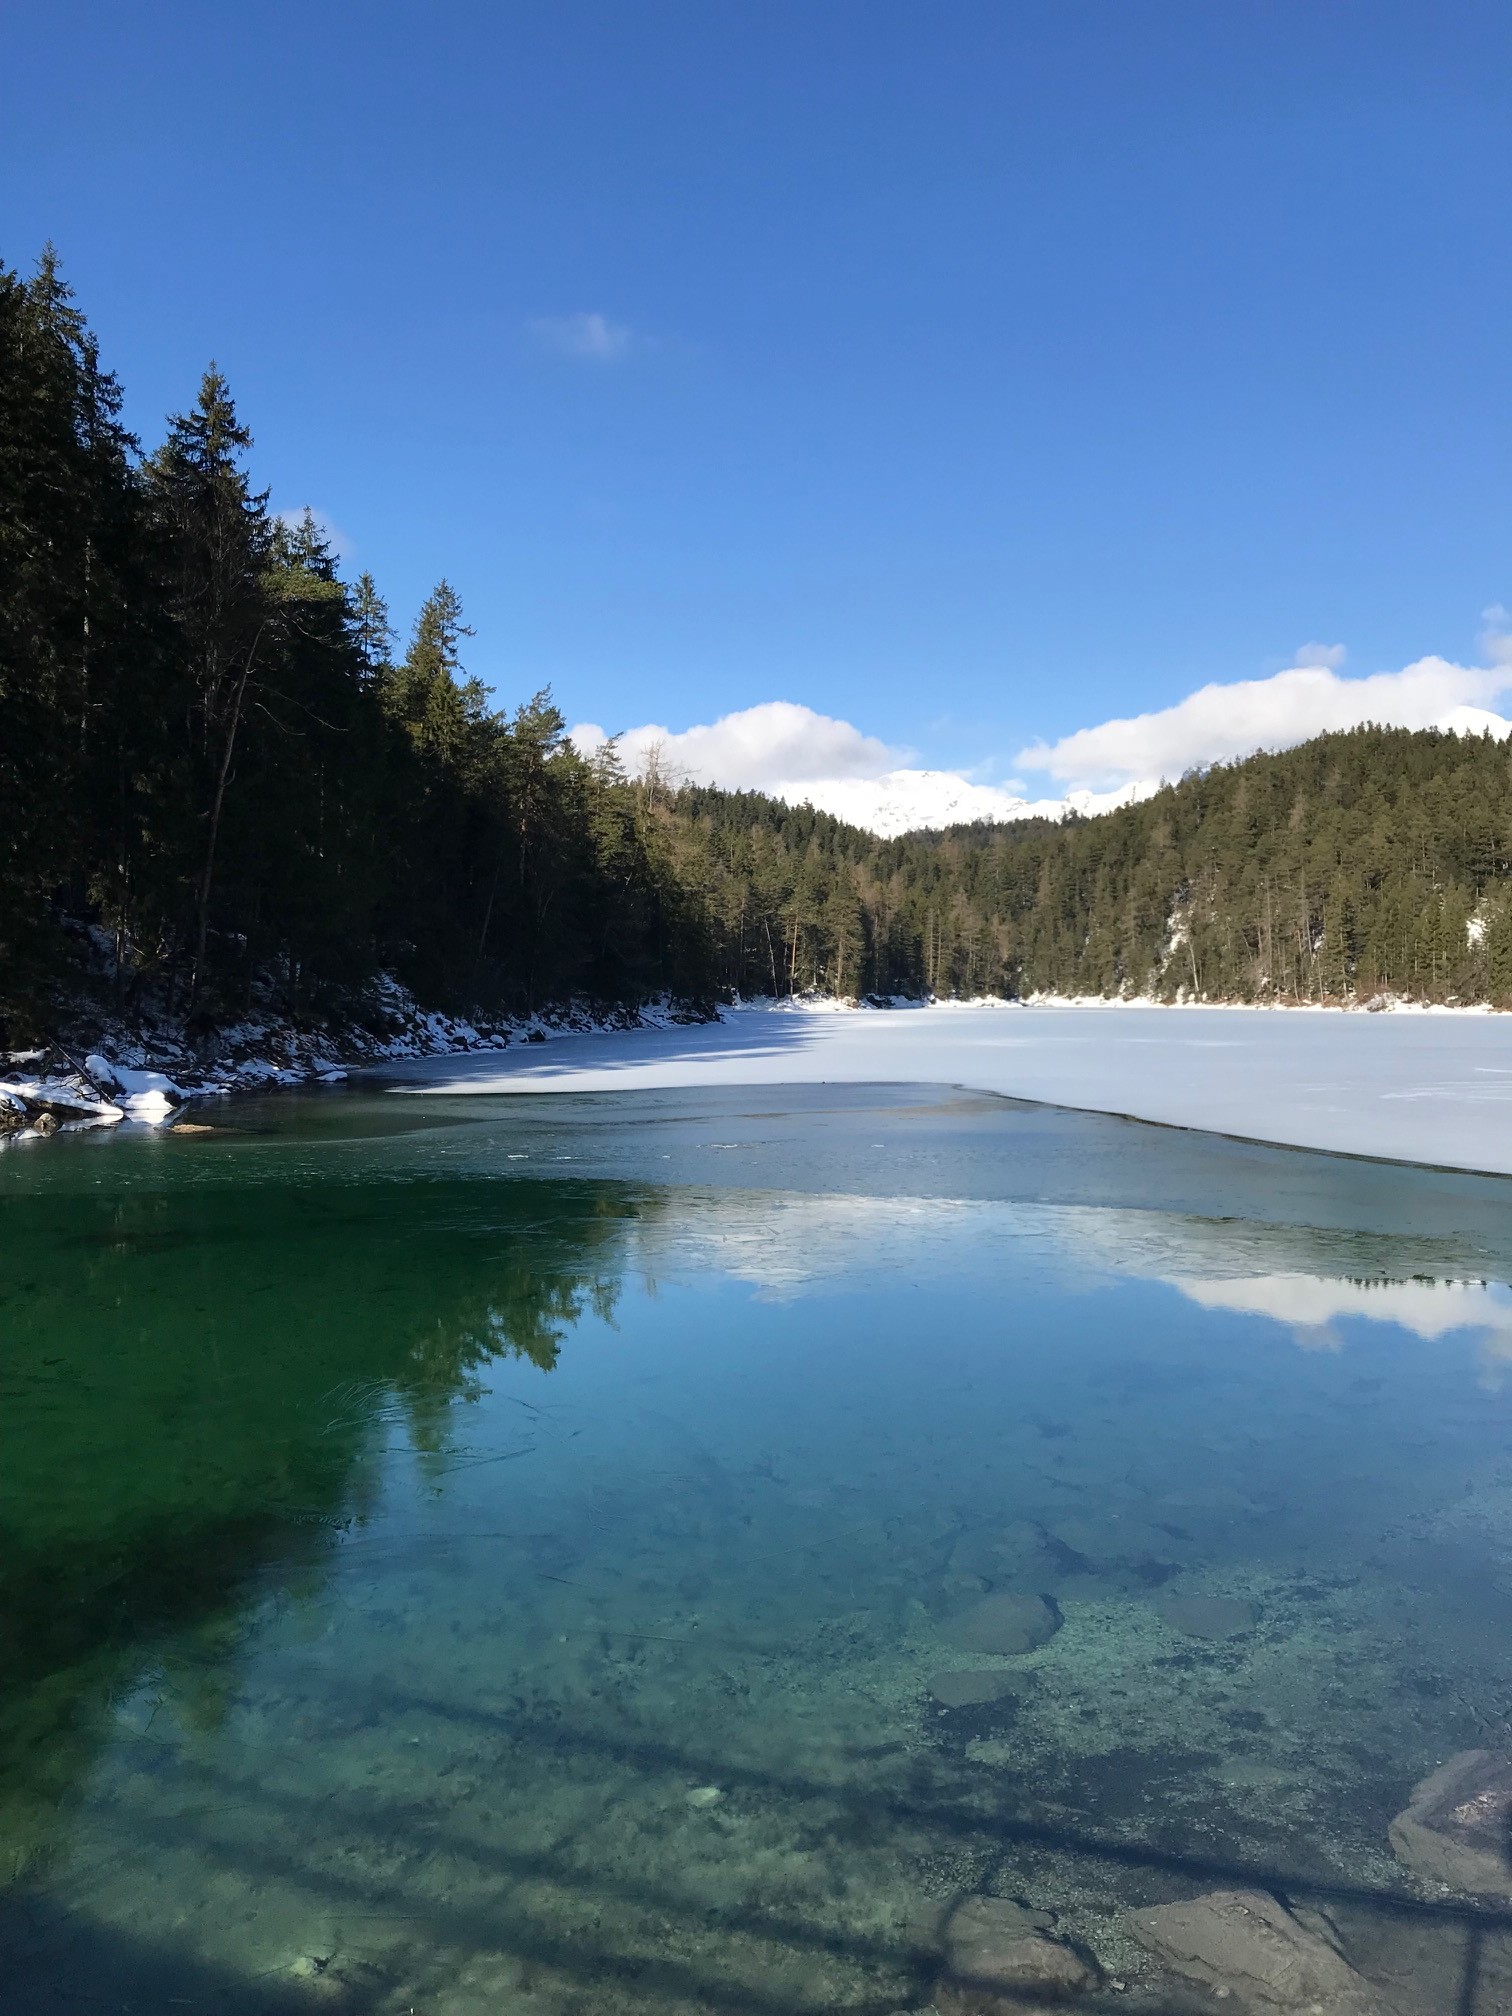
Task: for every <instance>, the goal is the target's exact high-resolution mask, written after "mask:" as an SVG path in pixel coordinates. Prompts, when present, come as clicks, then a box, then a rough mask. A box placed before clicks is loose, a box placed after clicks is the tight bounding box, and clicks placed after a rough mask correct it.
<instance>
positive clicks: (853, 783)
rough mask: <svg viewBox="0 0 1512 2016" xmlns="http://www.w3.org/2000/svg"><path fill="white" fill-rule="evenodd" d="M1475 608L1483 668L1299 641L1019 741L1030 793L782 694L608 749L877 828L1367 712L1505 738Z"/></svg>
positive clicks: (1178, 768)
mask: <svg viewBox="0 0 1512 2016" xmlns="http://www.w3.org/2000/svg"><path fill="white" fill-rule="evenodd" d="M1483 619H1484V621H1485V623H1486V625H1487V628H1486V629H1485V631H1484V632H1483V633H1482V636H1481V645H1482V648H1483V650H1484V651H1485V653H1486V657H1487V660H1488V663H1487V664H1486V665H1484V666H1470V665H1456V664H1452V663H1450V662H1449V660H1447V659H1444V658H1420V659H1418V660H1417V662H1416V663H1415V664H1412V665H1408V666H1406V667H1405V668H1404V669H1403V670H1402V671H1400V672H1375V673H1371V674H1370V675H1369V676H1367V677H1363V678H1348V677H1346V676H1344V674H1343V673H1342V672H1341V671H1340V669H1339V668H1340V667H1341V665H1342V664H1343V662H1344V659H1345V650H1344V646H1343V645H1342V644H1317V643H1313V644H1304V645H1302V647H1301V648H1300V649H1299V650H1298V651H1297V653H1296V654H1295V662H1294V663H1293V664H1292V665H1291V666H1290V667H1289V668H1288V669H1287V670H1286V671H1284V672H1277V673H1275V674H1274V675H1273V676H1272V677H1270V678H1267V679H1243V680H1236V681H1233V682H1231V683H1230V684H1227V685H1221V684H1217V683H1214V684H1212V685H1209V686H1203V687H1201V688H1200V689H1199V690H1198V691H1197V692H1195V693H1190V694H1188V695H1187V697H1186V699H1185V700H1182V701H1179V702H1178V703H1177V704H1176V705H1175V706H1174V707H1164V708H1161V709H1159V710H1158V711H1156V712H1154V713H1150V714H1137V715H1133V716H1130V717H1128V718H1127V719H1122V720H1115V721H1104V722H1102V723H1101V724H1100V725H1099V726H1097V727H1094V728H1081V729H1078V730H1077V731H1076V732H1075V734H1072V735H1066V736H1063V737H1062V738H1061V739H1060V740H1059V741H1058V742H1054V743H1049V744H1046V743H1043V742H1037V743H1035V744H1033V745H1032V746H1031V747H1029V748H1027V749H1024V750H1021V751H1020V753H1019V755H1018V757H1017V758H1016V759H1015V767H1016V768H1019V769H1022V770H1027V771H1029V772H1031V773H1036V774H1038V775H1040V776H1043V777H1047V778H1049V779H1051V780H1052V782H1053V785H1054V786H1058V787H1059V789H1058V790H1055V789H1052V791H1051V792H1047V793H1046V795H1044V796H1042V797H1033V798H1032V797H1030V796H1028V795H1027V793H1026V791H1025V787H1024V786H1023V785H1022V784H1021V783H1020V782H1019V781H1018V780H1017V779H1012V780H1009V781H1007V782H992V781H991V780H990V778H989V777H986V776H984V775H983V772H982V770H980V769H978V770H971V771H966V770H936V769H926V768H923V767H921V766H919V765H918V763H917V762H916V760H915V756H914V752H913V751H912V750H910V749H902V748H893V747H890V746H889V745H888V744H887V743H885V742H882V741H879V740H878V738H877V737H876V736H874V735H867V734H865V733H863V731H862V730H861V729H859V728H857V727H855V726H854V725H853V724H852V723H851V722H849V721H841V720H838V719H836V718H835V717H834V716H833V715H829V714H819V713H816V712H815V710H814V709H813V708H812V707H804V706H801V705H799V704H798V703H797V702H795V701H791V700H768V701H764V702H763V703H762V704H761V705H760V706H756V707H746V708H742V709H741V710H740V711H739V712H738V713H734V714H724V715H721V716H720V718H719V719H718V720H717V721H712V722H708V723H705V724H702V725H700V726H697V727H693V728H686V729H683V730H681V731H679V732H674V731H673V730H672V729H670V728H667V727H663V726H659V725H657V724H655V723H648V724H646V725H645V726H643V727H639V728H631V729H629V730H627V731H626V732H625V733H624V734H623V735H621V737H620V743H619V746H620V754H621V757H622V759H623V761H624V763H625V766H626V768H627V769H628V770H630V771H631V772H632V773H638V772H640V771H642V770H643V769H644V768H645V765H646V762H647V759H648V757H649V756H650V755H651V754H652V752H653V751H654V752H655V753H656V759H657V761H658V763H659V765H660V767H661V769H662V770H663V772H664V773H665V774H668V775H669V776H671V777H673V778H679V779H684V778H685V779H687V780H689V781H690V782H693V783H700V784H720V785H723V786H724V787H725V788H726V789H727V790H732V791H764V792H766V793H767V794H768V795H769V796H771V797H773V798H781V799H785V800H786V801H787V802H788V803H789V804H810V805H814V806H816V807H818V808H819V809H820V810H821V811H825V812H832V813H833V814H834V815H835V816H836V817H837V818H840V819H846V820H849V821H851V822H852V823H853V824H855V825H857V826H865V827H869V828H870V829H871V831H872V832H874V833H881V834H884V835H892V834H896V833H906V832H910V831H913V830H915V829H917V828H919V827H942V826H952V825H957V824H961V823H963V822H965V821H968V820H974V819H1026V818H1050V819H1055V818H1059V817H1061V816H1062V814H1064V813H1065V812H1067V811H1076V812H1080V813H1084V814H1087V815H1091V814H1094V813H1098V812H1106V811H1110V810H1111V809H1112V808H1113V807H1114V806H1116V805H1124V804H1128V803H1129V802H1131V801H1132V800H1134V799H1137V798H1142V797H1147V796H1148V795H1149V794H1150V792H1152V791H1154V790H1156V789H1158V787H1159V785H1160V783H1161V782H1162V780H1163V779H1167V778H1170V779H1174V778H1177V777H1180V776H1181V775H1182V774H1183V773H1184V772H1185V771H1187V770H1191V769H1193V768H1197V767H1200V766H1202V765H1205V764H1208V763H1217V762H1224V761H1228V760H1230V759H1233V758H1236V757H1244V756H1249V755H1252V754H1253V753H1254V752H1255V751H1256V750H1257V749H1283V748H1288V747H1290V746H1291V745H1293V744H1294V743H1298V742H1305V741H1307V740H1308V739H1309V738H1310V737H1311V736H1314V735H1320V734H1323V733H1324V732H1325V731H1326V730H1329V729H1342V728H1354V727H1358V726H1360V725H1361V724H1362V723H1364V722H1367V721H1374V722H1380V723H1382V724H1385V725H1389V726H1395V727H1401V728H1452V729H1455V730H1456V731H1458V732H1459V733H1460V734H1476V735H1478V734H1481V733H1483V732H1486V731H1489V732H1490V733H1491V734H1493V735H1498V736H1507V735H1509V734H1512V720H1509V719H1508V718H1507V717H1506V716H1504V715H1502V714H1500V713H1498V712H1496V711H1495V710H1494V707H1493V705H1492V703H1493V702H1495V701H1497V700H1499V699H1500V698H1501V696H1502V695H1504V694H1508V693H1512V634H1509V633H1512V614H1509V612H1508V611H1507V610H1506V609H1503V608H1502V607H1501V606H1500V605H1499V604H1498V605H1496V606H1494V607H1492V608H1490V609H1487V610H1485V611H1484V612H1483ZM572 738H573V740H574V741H575V742H576V743H577V745H578V747H579V748H581V749H582V750H584V752H585V753H586V752H588V751H591V750H592V749H595V748H597V747H599V746H600V745H601V744H602V743H603V742H604V741H605V740H606V739H607V738H606V736H605V733H604V730H603V729H602V728H600V727H598V726H597V725H596V724H594V723H592V722H585V723H583V724H581V725H580V726H579V727H576V728H574V729H573V730H572Z"/></svg>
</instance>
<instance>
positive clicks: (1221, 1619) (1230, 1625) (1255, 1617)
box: [1155, 1594, 1260, 1638]
mask: <svg viewBox="0 0 1512 2016" xmlns="http://www.w3.org/2000/svg"><path fill="white" fill-rule="evenodd" d="M1155 1608H1156V1610H1157V1611H1158V1612H1159V1613H1160V1615H1161V1616H1162V1617H1163V1618H1164V1619H1165V1621H1166V1623H1167V1624H1169V1625H1170V1626H1171V1628H1172V1630H1173V1631H1183V1632H1185V1633H1186V1635H1187V1637H1188V1638H1241V1637H1243V1635H1244V1633H1245V1632H1246V1631H1253V1630H1254V1628H1255V1626H1256V1625H1257V1624H1258V1623H1259V1622H1260V1612H1259V1611H1258V1610H1257V1609H1256V1607H1255V1605H1254V1604H1253V1603H1243V1602H1241V1601H1240V1600H1239V1598H1238V1597H1237V1596H1177V1595H1174V1594H1172V1595H1169V1596H1162V1597H1160V1599H1159V1600H1158V1601H1157V1603H1156V1605H1155Z"/></svg>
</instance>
